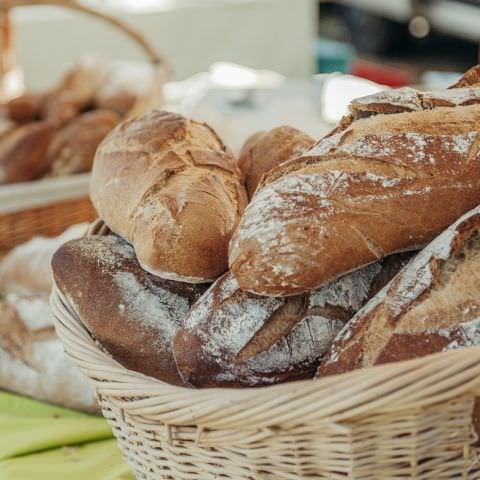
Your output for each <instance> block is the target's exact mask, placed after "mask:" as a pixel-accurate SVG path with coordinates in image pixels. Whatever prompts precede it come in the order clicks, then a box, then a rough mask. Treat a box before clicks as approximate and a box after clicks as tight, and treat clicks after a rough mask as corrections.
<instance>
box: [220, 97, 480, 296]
mask: <svg viewBox="0 0 480 480" xmlns="http://www.w3.org/2000/svg"><path fill="white" fill-rule="evenodd" d="M346 125H347V126H346V128H344V129H338V130H337V131H336V132H335V133H333V134H332V135H330V136H328V137H326V138H324V139H322V140H321V141H320V142H318V144H317V145H316V146H314V147H313V148H312V149H310V150H309V151H308V152H306V153H305V154H304V155H302V156H301V157H300V158H298V159H295V160H293V161H290V162H287V163H285V164H283V165H280V166H279V167H277V168H276V169H274V170H273V171H272V172H270V174H268V175H267V178H266V181H265V186H263V188H261V189H259V190H257V192H256V194H255V196H254V198H253V200H252V202H251V203H250V204H249V206H248V207H247V209H246V210H245V213H244V215H243V217H242V221H241V222H240V224H239V226H238V228H237V230H236V233H235V235H234V237H233V238H232V241H231V245H230V256H229V260H230V265H231V269H232V271H233V273H234V274H235V275H236V277H237V280H238V282H239V285H240V287H241V288H243V289H246V290H249V291H252V292H255V293H258V294H264V295H273V296H279V295H292V294H296V293H300V292H305V291H308V290H312V289H314V288H317V287H318V286H320V285H322V284H324V283H326V282H328V281H331V280H333V279H335V278H337V277H338V276H339V275H342V274H344V273H346V272H349V271H351V270H353V269H355V268H358V267H360V266H362V265H366V264H368V263H370V262H372V261H374V260H376V259H378V258H382V257H383V256H385V255H388V254H390V253H393V252H398V251H403V250H409V249H415V248H418V247H419V246H422V245H424V244H426V243H427V242H429V241H430V240H432V239H433V238H434V237H435V236H436V235H437V234H439V233H440V232H441V231H442V230H443V229H445V228H446V227H447V226H448V225H450V224H451V223H452V222H454V221H455V220H456V219H457V218H458V217H459V216H460V215H462V214H463V213H465V212H466V211H468V210H469V209H471V208H473V207H475V206H476V205H477V204H478V203H480V182H478V178H479V174H480V134H479V132H480V105H469V106H457V107H453V108H450V107H443V108H435V109H431V110H422V111H413V112H404V113H393V114H390V115H375V116H371V117H368V118H364V119H359V120H356V121H353V122H351V123H349V124H348V123H347V124H346ZM307 219H308V220H307Z"/></svg>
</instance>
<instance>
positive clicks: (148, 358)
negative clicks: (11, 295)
mask: <svg viewBox="0 0 480 480" xmlns="http://www.w3.org/2000/svg"><path fill="white" fill-rule="evenodd" d="M52 268H53V275H54V278H55V282H56V284H57V286H58V287H59V289H60V290H61V291H62V292H63V294H64V295H66V297H67V298H68V299H69V301H70V302H71V304H72V306H73V307H74V309H75V311H76V313H77V314H78V315H79V317H80V318H81V320H82V321H83V323H84V324H85V326H86V327H87V329H88V330H89V331H90V333H91V335H92V337H93V338H94V339H95V340H96V341H97V342H98V343H99V344H100V346H101V347H102V348H103V349H104V350H105V351H106V352H107V353H108V354H110V355H111V356H112V357H113V358H114V359H115V360H117V361H118V362H119V363H121V364H122V365H123V366H125V367H126V368H129V369H131V370H134V371H137V372H140V373H144V374H145V375H150V376H152V377H155V378H158V379H159V380H162V381H164V382H168V383H171V384H173V385H182V384H183V382H182V380H181V378H180V377H179V375H178V372H177V367H176V365H175V361H174V358H173V352H172V341H173V337H174V335H175V333H176V331H177V329H178V328H179V327H180V325H181V322H182V321H183V319H184V318H185V317H186V315H187V314H188V311H189V309H190V307H191V305H192V304H193V303H194V302H195V301H196V300H197V299H198V298H199V297H200V295H201V294H202V293H203V292H204V291H205V289H206V287H205V286H203V285H191V284H188V283H181V282H174V281H171V280H164V279H161V278H159V277H156V276H154V275H151V274H149V273H147V272H146V271H145V270H143V269H142V268H141V267H140V265H139V263H138V261H137V259H136V257H135V253H134V251H133V248H132V247H131V246H130V245H129V244H128V243H126V242H125V241H124V240H122V239H120V238H119V237H116V236H89V237H84V238H81V239H78V240H72V241H70V242H67V243H65V244H64V245H62V246H61V247H60V248H59V249H58V250H57V251H56V252H55V254H54V256H53V260H52Z"/></svg>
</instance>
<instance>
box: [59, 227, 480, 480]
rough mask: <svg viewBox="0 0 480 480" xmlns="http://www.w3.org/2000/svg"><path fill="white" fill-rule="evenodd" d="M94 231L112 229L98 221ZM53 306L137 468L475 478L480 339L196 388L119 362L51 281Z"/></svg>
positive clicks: (254, 477) (186, 477)
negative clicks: (292, 376)
mask: <svg viewBox="0 0 480 480" xmlns="http://www.w3.org/2000/svg"><path fill="white" fill-rule="evenodd" d="M89 234H98V235H106V234H108V229H107V228H106V226H105V225H104V224H103V222H101V221H97V222H95V223H94V224H93V225H92V228H91V229H90V232H89ZM51 307H52V311H53V314H54V319H55V326H56V329H57V333H58V335H59V337H60V339H61V340H62V341H63V343H64V345H65V348H66V351H67V352H68V354H69V355H70V357H71V358H72V359H73V361H74V362H76V363H77V365H78V366H79V367H80V368H81V370H82V371H83V372H84V373H85V374H86V375H88V376H89V377H90V378H91V379H92V380H93V382H94V383H95V387H96V390H97V394H98V398H99V402H100V405H101V407H102V411H103V414H104V416H105V418H107V420H108V421H109V422H110V424H111V426H112V428H113V431H114V433H115V436H116V437H117V440H118V444H119V447H120V448H121V450H122V451H123V454H124V455H125V457H126V458H127V460H128V462H129V463H130V465H131V467H132V469H133V470H134V472H135V475H136V477H137V478H139V479H148V480H153V479H156V480H158V479H160V478H162V479H169V480H200V479H201V480H209V479H219V478H222V479H232V480H233V479H235V480H273V479H275V480H278V479H290V480H298V479H329V480H335V479H339V480H340V479H342V480H344V479H345V478H349V479H355V480H360V479H361V480H390V479H392V480H393V479H406V478H412V479H422V480H440V479H445V480H446V479H448V480H453V479H469V480H473V479H478V478H480V467H479V464H478V459H477V450H476V448H475V446H474V444H475V442H476V439H477V436H476V434H475V432H474V429H473V426H472V409H473V404H474V399H475V396H476V395H478V394H479V393H480V348H469V349H460V350H456V351H450V352H446V353H441V354H435V355H430V356H428V357H423V358H420V359H416V360H411V361H407V362H399V363H395V364H389V365H384V366H379V367H374V368H369V369H364V370H358V371H355V372H351V373H348V374H343V375H337V376H332V377H326V378H324V379H322V380H319V381H301V382H292V383H285V384H282V385H274V386H269V387H262V388H255V389H202V390H191V389H187V388H182V387H174V386H170V385H167V384H165V383H163V382H160V381H158V380H155V379H153V378H150V377H146V376H144V375H141V374H138V373H135V372H132V371H129V370H127V369H125V368H124V367H122V366H121V365H119V364H118V363H117V362H115V361H114V360H113V359H112V358H110V357H109V356H108V355H106V354H105V353H104V352H103V351H102V350H101V349H100V348H99V347H98V345H97V344H96V343H95V341H94V340H93V339H92V338H91V336H90V335H89V333H88V331H87V330H86V329H85V327H84V326H83V324H82V322H81V320H80V319H79V317H78V315H77V314H76V312H75V310H74V308H73V306H72V305H71V304H70V303H69V302H68V300H67V299H66V298H65V297H64V296H63V295H62V293H61V292H60V291H59V289H58V288H57V287H56V286H55V287H54V288H53V291H52V297H51Z"/></svg>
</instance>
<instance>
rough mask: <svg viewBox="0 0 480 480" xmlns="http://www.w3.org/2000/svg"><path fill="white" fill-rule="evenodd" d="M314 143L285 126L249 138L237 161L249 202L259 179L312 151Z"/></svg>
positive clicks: (307, 137)
mask: <svg viewBox="0 0 480 480" xmlns="http://www.w3.org/2000/svg"><path fill="white" fill-rule="evenodd" d="M314 143H315V140H314V139H313V138H312V137H310V136H309V135H307V134H306V133H303V132H302V131H300V130H298V129H296V128H293V127H288V126H281V127H276V128H274V129H272V130H270V131H268V132H257V133H255V134H253V135H252V136H251V137H250V138H249V139H248V140H247V141H246V142H245V144H244V146H243V147H242V151H241V152H240V158H239V160H238V163H239V166H240V169H241V170H242V172H243V173H244V175H245V178H246V182H245V183H246V185H247V191H248V195H249V197H250V198H251V197H252V196H253V194H254V192H255V190H256V188H257V185H258V184H259V183H260V179H261V178H262V176H263V175H264V174H265V173H267V172H269V171H270V170H271V169H272V168H274V167H276V166H277V165H280V164H281V163H284V162H286V161H287V160H290V159H292V158H295V157H297V156H299V155H300V154H302V153H303V152H305V150H308V149H309V148H310V147H312V146H313V145H314Z"/></svg>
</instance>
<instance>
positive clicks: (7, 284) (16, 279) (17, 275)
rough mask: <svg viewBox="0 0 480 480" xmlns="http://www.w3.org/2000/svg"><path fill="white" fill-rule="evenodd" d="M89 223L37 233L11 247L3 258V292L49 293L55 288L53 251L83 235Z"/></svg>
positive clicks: (0, 281) (0, 278) (0, 276)
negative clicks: (54, 233) (57, 232)
mask: <svg viewBox="0 0 480 480" xmlns="http://www.w3.org/2000/svg"><path fill="white" fill-rule="evenodd" d="M86 231H87V224H86V223H79V224H77V225H72V226H71V227H69V228H67V229H66V230H65V231H64V232H63V233H62V234H61V235H59V236H57V237H51V238H50V237H34V238H32V239H31V240H29V241H28V242H25V243H22V244H21V245H18V246H16V247H15V248H14V249H12V250H10V251H9V252H8V253H7V255H5V257H4V258H2V259H1V260H0V295H1V294H2V293H3V294H7V293H17V294H20V295H42V294H43V295H49V294H50V292H51V290H52V285H53V276H52V267H51V263H52V255H53V254H54V252H55V250H57V249H58V248H59V247H60V245H62V244H63V243H65V242H67V241H68V240H73V239H74V238H79V237H82V236H83V235H84V234H85V232H86Z"/></svg>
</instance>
